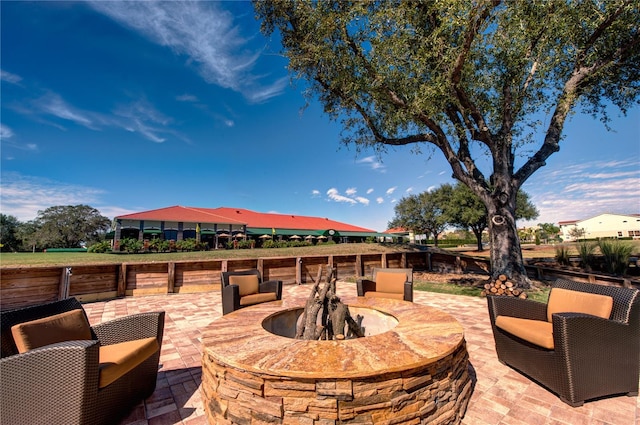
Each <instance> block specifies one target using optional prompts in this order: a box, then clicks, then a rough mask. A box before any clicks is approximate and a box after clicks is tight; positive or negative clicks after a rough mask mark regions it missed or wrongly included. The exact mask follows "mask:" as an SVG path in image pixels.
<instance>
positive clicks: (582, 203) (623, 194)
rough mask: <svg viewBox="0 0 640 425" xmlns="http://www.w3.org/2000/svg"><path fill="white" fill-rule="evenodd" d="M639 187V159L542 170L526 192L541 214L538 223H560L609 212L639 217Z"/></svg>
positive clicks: (532, 179) (536, 221) (524, 188)
mask: <svg viewBox="0 0 640 425" xmlns="http://www.w3.org/2000/svg"><path fill="white" fill-rule="evenodd" d="M638 187H640V159H637V158H632V159H628V160H622V161H592V162H586V163H580V164H568V165H566V166H564V167H562V168H559V169H554V170H548V171H547V170H545V169H544V168H543V169H541V170H540V171H539V172H538V173H536V174H535V175H534V176H532V178H531V180H530V181H528V182H527V183H525V185H524V186H523V190H524V191H526V192H527V193H528V194H529V195H530V197H531V201H532V203H533V204H534V205H535V206H536V207H537V208H538V210H539V212H540V215H539V217H538V218H537V219H536V220H534V222H535V223H557V222H559V221H565V220H578V219H584V218H588V217H592V216H595V215H598V214H601V213H607V212H608V213H619V214H632V213H640V192H638V190H637V188H638ZM519 224H520V223H519Z"/></svg>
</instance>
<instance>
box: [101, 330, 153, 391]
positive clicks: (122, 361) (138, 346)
mask: <svg viewBox="0 0 640 425" xmlns="http://www.w3.org/2000/svg"><path fill="white" fill-rule="evenodd" d="M159 349H160V347H159V346H158V340H157V339H156V338H154V337H150V338H144V339H137V340H134V341H127V342H121V343H119V344H112V345H103V346H100V381H99V384H98V386H99V387H100V388H104V387H106V386H107V385H109V384H111V383H112V382H115V381H116V380H117V379H118V378H120V377H121V376H123V375H124V374H126V373H127V372H129V371H130V370H132V369H133V368H135V367H136V366H138V365H139V364H140V363H142V362H144V361H145V360H147V359H148V358H149V357H151V356H152V355H153V354H154V353H155V352H156V351H158V350H159Z"/></svg>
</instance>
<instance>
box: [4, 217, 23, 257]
mask: <svg viewBox="0 0 640 425" xmlns="http://www.w3.org/2000/svg"><path fill="white" fill-rule="evenodd" d="M19 226H20V221H19V220H18V218H17V217H14V216H12V215H6V214H0V250H1V251H3V252H9V251H18V250H19V249H20V240H19V239H18V235H17V230H18V227H19Z"/></svg>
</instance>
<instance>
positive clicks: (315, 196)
mask: <svg viewBox="0 0 640 425" xmlns="http://www.w3.org/2000/svg"><path fill="white" fill-rule="evenodd" d="M311 196H312V197H314V198H317V197H319V196H320V191H319V190H317V189H313V190H312V191H311Z"/></svg>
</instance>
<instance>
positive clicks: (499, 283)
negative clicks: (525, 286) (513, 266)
mask: <svg viewBox="0 0 640 425" xmlns="http://www.w3.org/2000/svg"><path fill="white" fill-rule="evenodd" d="M487 295H502V296H506V297H518V298H523V299H524V298H527V293H526V292H524V291H523V290H522V289H520V288H517V287H516V285H515V284H514V283H513V282H511V281H509V278H507V276H505V275H503V274H501V275H500V276H498V278H497V279H496V280H494V281H491V282H489V283H485V285H484V289H483V290H482V296H483V297H484V296H487Z"/></svg>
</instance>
